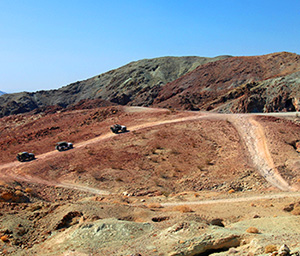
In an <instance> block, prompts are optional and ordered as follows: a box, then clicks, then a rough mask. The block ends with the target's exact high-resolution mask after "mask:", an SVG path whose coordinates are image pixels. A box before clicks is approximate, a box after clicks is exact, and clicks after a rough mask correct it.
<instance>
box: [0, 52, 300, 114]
mask: <svg viewBox="0 0 300 256" xmlns="http://www.w3.org/2000/svg"><path fill="white" fill-rule="evenodd" d="M299 72H300V56H299V55H297V54H294V53H288V52H280V53H273V54H267V55H262V56H251V57H230V56H220V57H216V58H201V57H162V58H156V59H145V60H140V61H136V62H132V63H129V64H127V65H125V66H123V67H120V68H118V69H115V70H111V71H109V72H106V73H104V74H101V75H98V76H95V77H93V78H90V79H87V80H85V81H78V82H76V83H73V84H70V85H68V86H65V87H62V88H60V89H58V90H50V91H38V92H35V93H27V92H22V93H17V94H6V95H2V96H1V97H0V116H5V115H10V114H17V113H25V112H28V111H31V110H33V109H39V111H45V108H47V107H49V106H56V107H55V108H70V107H71V108H73V109H74V108H86V107H90V108H92V107H95V106H109V105H113V104H117V105H130V106H156V107H167V108H175V109H187V110H209V111H217V112H226V113H238V112H240V113H247V112H277V111H297V110H299V98H300V73H299ZM90 100H93V101H92V102H90Z"/></svg>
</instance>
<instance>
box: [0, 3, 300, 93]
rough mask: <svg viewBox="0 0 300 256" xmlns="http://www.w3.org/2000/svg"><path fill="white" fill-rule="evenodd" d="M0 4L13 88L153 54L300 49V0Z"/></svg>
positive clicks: (65, 79)
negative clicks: (283, 0)
mask: <svg viewBox="0 0 300 256" xmlns="http://www.w3.org/2000/svg"><path fill="white" fill-rule="evenodd" d="M0 6H1V8H0V21H1V24H2V27H1V28H0V31H1V34H2V40H1V41H0V46H1V48H0V49H1V56H2V58H1V62H0V70H1V75H0V90H1V91H4V92H7V93H13V92H21V91H29V92H34V91H38V90H49V89H57V88H60V87H62V86H65V85H68V84H70V83H73V82H76V81H80V80H84V79H87V78H90V77H92V76H95V75H98V74H101V73H105V72H107V71H109V70H112V69H116V68H119V67H121V66H123V65H126V64H128V63H129V62H132V61H137V60H141V59H146V58H147V59H149V58H156V57H163V56H201V57H215V56H220V55H233V56H253V55H263V54H269V53H273V52H281V51H288V52H294V53H298V54H299V53H300V50H299V45H298V41H299V39H300V35H299V32H298V27H299V25H300V18H299V15H298V13H297V11H298V10H299V7H300V3H299V2H298V1H286V2H284V3H283V2H281V1H263V2H261V1H256V0H255V1H243V2H235V1H220V0H219V1H218V0H216V1H209V2H208V1H195V0H191V1H185V2H182V1H173V2H172V3H170V2H167V1H157V0H156V1H151V2H146V1H143V2H141V1H137V0H134V1H130V2H129V3H128V2H125V1H111V2H105V1H88V2H80V1H63V2H58V1H56V0H55V1H51V2H37V1H34V0H31V1H30V0H29V1H26V3H24V2H22V1H14V2H4V3H1V5H0ZM12 17H14V18H13V19H12Z"/></svg>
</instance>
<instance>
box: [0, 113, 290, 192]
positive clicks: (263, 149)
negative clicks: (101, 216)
mask: <svg viewBox="0 0 300 256" xmlns="http://www.w3.org/2000/svg"><path fill="white" fill-rule="evenodd" d="M252 117H253V115H249V114H213V113H197V114H195V115H193V116H188V117H183V118H178V119H173V120H163V121H157V122H149V123H144V124H141V125H137V126H132V127H128V129H129V131H137V130H141V129H144V128H149V127H154V126H159V125H164V124H172V123H178V122H186V121H192V120H200V119H204V118H205V119H222V120H227V121H229V122H231V123H232V124H233V125H234V126H235V128H236V129H237V130H238V132H239V134H240V136H241V138H242V140H243V141H244V143H245V146H246V147H247V149H248V151H249V156H250V159H251V160H252V162H253V165H254V166H255V167H256V168H257V170H258V171H259V172H260V174H261V175H262V176H263V177H265V179H266V180H267V181H268V182H269V183H270V184H272V185H273V186H275V187H277V188H279V189H281V190H284V191H291V190H293V188H292V187H291V186H290V185H289V184H288V183H287V182H286V181H285V180H284V179H283V178H282V177H281V176H280V174H279V173H278V171H277V170H276V168H275V166H274V163H273V160H272V158H271V155H270V152H269V150H268V147H267V143H266V138H265V136H264V131H263V128H262V127H261V126H260V124H259V123H258V122H257V121H255V120H254V119H253V118H252ZM115 136H126V133H125V134H120V135H116V134H112V133H107V134H104V135H101V136H99V137H96V138H94V139H91V140H88V141H83V142H80V143H78V144H76V145H75V148H74V149H73V150H78V149H80V148H82V147H84V146H86V145H89V144H92V143H97V142H99V141H101V140H106V139H110V138H112V137H115ZM57 154H60V152H58V151H51V152H47V153H45V154H41V155H38V156H37V160H35V161H43V160H44V159H46V158H49V157H55V156H56V155H57ZM22 164H24V163H19V162H17V161H15V162H12V163H7V164H3V165H1V166H0V176H2V177H3V178H6V179H7V178H11V179H18V180H24V181H28V182H29V181H30V182H36V183H41V184H49V185H55V186H60V187H65V188H71V189H76V190H82V191H86V192H90V193H93V194H108V193H109V192H107V191H102V190H98V189H94V188H90V187H84V186H80V185H76V184H70V183H63V182H55V181H47V180H42V179H40V178H38V177H25V176H23V175H22V174H20V173H18V167H19V166H20V165H22ZM27 164H30V163H27ZM8 169H9V172H8ZM12 170H13V172H12Z"/></svg>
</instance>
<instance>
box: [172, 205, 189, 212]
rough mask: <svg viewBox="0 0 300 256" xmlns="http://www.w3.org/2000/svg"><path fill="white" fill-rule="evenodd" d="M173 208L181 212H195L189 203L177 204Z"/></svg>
mask: <svg viewBox="0 0 300 256" xmlns="http://www.w3.org/2000/svg"><path fill="white" fill-rule="evenodd" d="M173 210H174V211H178V212H181V213H187V212H193V210H192V209H191V208H190V207H189V206H187V205H177V206H175V207H174V208H173Z"/></svg>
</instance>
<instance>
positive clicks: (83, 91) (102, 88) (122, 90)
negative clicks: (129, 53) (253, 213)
mask: <svg viewBox="0 0 300 256" xmlns="http://www.w3.org/2000/svg"><path fill="white" fill-rule="evenodd" d="M228 57H229V56H218V57H214V58H206V57H196V56H187V57H160V58H155V59H143V60H140V61H134V62H130V63H128V64H126V65H124V66H122V67H120V68H118V69H113V70H110V71H108V72H106V73H103V74H100V75H97V76H94V77H92V78H90V79H86V80H83V81H77V82H75V83H71V84H69V85H67V86H64V87H62V88H60V89H57V90H49V91H38V92H32V93H29V92H20V93H15V94H8V95H5V96H4V97H1V98H0V116H6V115H10V114H18V113H25V112H29V111H32V110H33V109H36V108H43V107H49V106H53V105H58V106H60V107H63V108H65V107H68V106H70V105H72V104H76V103H79V102H80V101H82V100H91V99H102V100H105V101H108V102H111V104H112V103H115V104H120V105H130V104H131V105H151V104H152V102H153V97H155V95H156V94H157V91H158V90H159V88H160V87H161V86H163V85H165V84H166V83H168V82H171V81H173V80H176V79H177V78H179V77H180V76H182V75H183V74H185V73H187V72H189V71H191V70H193V69H195V68H196V67H197V66H199V65H202V64H205V63H207V62H211V61H218V60H220V59H224V58H228ZM149 95H150V96H149ZM129 103H130V104H129Z"/></svg>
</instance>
